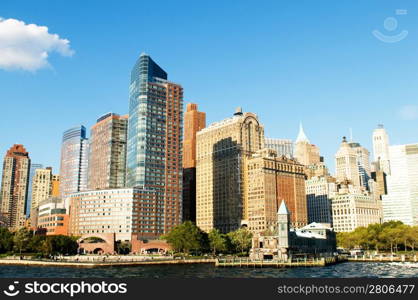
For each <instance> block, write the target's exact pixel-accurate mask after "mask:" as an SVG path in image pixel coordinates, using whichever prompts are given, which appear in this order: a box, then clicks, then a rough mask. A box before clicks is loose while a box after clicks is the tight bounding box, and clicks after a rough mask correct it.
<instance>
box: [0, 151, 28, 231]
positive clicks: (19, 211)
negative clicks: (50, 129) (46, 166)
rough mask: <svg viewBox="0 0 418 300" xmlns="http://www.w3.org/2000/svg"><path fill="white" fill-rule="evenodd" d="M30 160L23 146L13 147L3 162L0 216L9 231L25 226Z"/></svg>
mask: <svg viewBox="0 0 418 300" xmlns="http://www.w3.org/2000/svg"><path fill="white" fill-rule="evenodd" d="M29 169H30V158H29V153H28V152H27V151H26V149H25V147H24V146H23V145H17V144H15V145H13V146H12V147H11V148H10V149H9V150H8V151H7V153H6V156H5V157H4V161H3V175H2V182H1V195H0V201H1V202H0V215H2V217H3V218H4V219H5V220H6V221H5V223H6V224H7V226H8V227H9V228H11V229H17V228H19V227H22V226H24V225H25V207H26V201H27V197H28V185H29Z"/></svg>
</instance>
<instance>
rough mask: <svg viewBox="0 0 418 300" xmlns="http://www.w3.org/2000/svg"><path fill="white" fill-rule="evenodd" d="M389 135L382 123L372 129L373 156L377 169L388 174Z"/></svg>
mask: <svg viewBox="0 0 418 300" xmlns="http://www.w3.org/2000/svg"><path fill="white" fill-rule="evenodd" d="M389 145H390V144H389V135H388V133H387V132H386V129H385V128H384V127H383V125H378V128H376V129H375V130H374V131H373V158H374V161H375V162H377V163H378V165H379V169H380V170H381V171H383V172H385V173H386V175H390V160H389Z"/></svg>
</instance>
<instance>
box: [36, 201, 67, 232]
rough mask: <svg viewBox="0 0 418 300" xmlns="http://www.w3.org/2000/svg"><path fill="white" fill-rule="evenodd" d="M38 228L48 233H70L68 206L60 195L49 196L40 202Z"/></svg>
mask: <svg viewBox="0 0 418 300" xmlns="http://www.w3.org/2000/svg"><path fill="white" fill-rule="evenodd" d="M37 214H38V215H37V228H38V230H39V229H44V230H45V234H46V235H68V234H69V232H68V225H69V217H70V216H69V215H68V207H66V205H65V203H64V201H62V199H61V198H59V197H49V198H48V199H46V200H44V201H42V202H41V203H40V204H39V207H38V210H37Z"/></svg>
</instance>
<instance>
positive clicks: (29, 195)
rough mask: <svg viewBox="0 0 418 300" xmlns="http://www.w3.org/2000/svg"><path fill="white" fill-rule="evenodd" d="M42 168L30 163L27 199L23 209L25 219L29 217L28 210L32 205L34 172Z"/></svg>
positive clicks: (40, 165) (39, 165)
mask: <svg viewBox="0 0 418 300" xmlns="http://www.w3.org/2000/svg"><path fill="white" fill-rule="evenodd" d="M43 167H44V166H43V165H42V164H35V163H32V162H31V164H30V170H29V186H28V199H27V201H26V208H25V214H26V217H29V216H30V208H31V203H32V182H33V177H34V176H35V171H36V170H37V169H43Z"/></svg>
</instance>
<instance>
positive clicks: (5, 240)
mask: <svg viewBox="0 0 418 300" xmlns="http://www.w3.org/2000/svg"><path fill="white" fill-rule="evenodd" d="M12 249H13V234H12V233H11V232H10V231H9V230H8V229H7V228H5V227H0V253H5V252H9V251H12Z"/></svg>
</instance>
